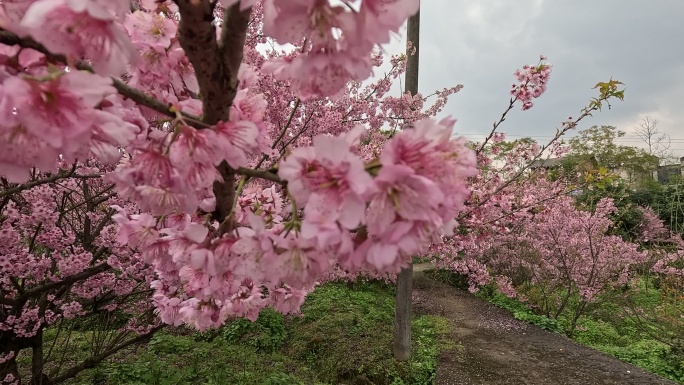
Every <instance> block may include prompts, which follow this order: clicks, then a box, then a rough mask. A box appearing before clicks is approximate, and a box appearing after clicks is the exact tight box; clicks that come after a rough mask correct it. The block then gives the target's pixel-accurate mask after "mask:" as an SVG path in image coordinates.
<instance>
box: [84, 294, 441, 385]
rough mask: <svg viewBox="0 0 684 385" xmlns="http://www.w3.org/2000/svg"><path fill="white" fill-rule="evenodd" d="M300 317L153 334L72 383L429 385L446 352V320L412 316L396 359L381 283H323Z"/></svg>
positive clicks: (267, 315) (269, 316)
mask: <svg viewBox="0 0 684 385" xmlns="http://www.w3.org/2000/svg"><path fill="white" fill-rule="evenodd" d="M302 313H303V315H302V316H301V317H283V316H281V315H280V314H278V313H276V312H274V311H272V310H265V311H263V312H262V314H261V315H260V317H259V319H258V320H257V321H256V322H254V323H252V322H249V321H246V320H238V321H234V322H231V323H229V324H227V325H226V326H224V327H223V328H221V329H218V330H214V331H211V332H206V333H172V332H168V331H167V332H163V333H159V334H157V335H156V336H155V337H154V338H153V339H152V341H151V342H150V343H149V344H148V345H147V346H145V347H141V348H138V349H137V351H130V352H128V354H127V355H121V356H120V357H118V358H117V360H116V362H113V363H108V364H104V365H102V366H100V367H99V368H97V369H93V370H91V371H89V372H86V373H82V374H81V375H80V376H79V377H78V378H77V379H75V380H74V381H73V382H72V384H78V385H86V384H87V385H91V384H98V385H107V384H117V385H118V384H126V385H133V384H135V385H167V384H168V385H171V384H174V385H175V384H209V385H212V384H246V385H250V384H255V385H280V384H283V385H285V384H287V385H299V384H306V385H311V384H313V385H323V384H349V385H353V384H354V385H361V384H378V385H409V384H411V385H428V384H432V383H433V382H434V377H435V373H436V368H437V355H438V353H439V350H440V349H446V348H449V345H448V344H446V343H445V342H444V341H443V339H442V336H444V335H445V334H446V333H447V332H448V324H447V322H446V320H445V319H443V318H440V317H435V316H421V317H416V318H414V321H413V341H412V342H413V355H412V359H411V361H410V362H406V363H401V362H397V361H395V360H394V359H393V358H392V331H393V321H394V289H393V287H391V286H388V285H386V284H384V283H379V282H370V283H364V284H358V283H357V284H353V285H349V284H342V283H328V284H326V285H323V286H321V287H319V288H317V289H316V290H315V291H314V292H313V293H311V294H310V295H309V297H308V298H307V301H306V303H305V304H304V306H303V308H302Z"/></svg>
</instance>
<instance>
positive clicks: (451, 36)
mask: <svg viewBox="0 0 684 385" xmlns="http://www.w3.org/2000/svg"><path fill="white" fill-rule="evenodd" d="M403 44H404V43H403V42H402V41H397V42H395V43H393V44H390V45H389V46H388V47H386V48H387V50H388V51H389V52H392V53H397V52H401V51H402V50H403ZM420 47H421V50H420V75H419V89H420V91H421V92H422V93H423V94H429V93H432V92H433V91H434V90H437V89H442V88H445V87H450V86H453V85H456V84H459V83H460V84H463V85H464V89H463V90H462V91H461V92H459V93H458V94H456V95H454V96H452V97H451V99H450V101H449V103H448V105H447V107H446V108H445V110H444V113H443V114H444V115H446V114H450V115H452V116H453V117H455V118H457V119H458V123H457V126H456V127H457V130H458V132H459V134H462V135H464V134H465V135H467V136H468V137H469V138H472V139H479V138H481V137H482V136H481V135H484V134H486V133H487V132H489V130H490V129H491V125H492V123H493V122H494V120H496V119H497V118H498V117H499V116H500V115H501V112H503V110H504V109H505V107H506V106H507V104H508V98H509V93H508V91H509V90H510V86H511V84H513V83H514V81H515V80H514V78H513V76H512V73H513V71H514V70H515V69H516V68H519V67H521V66H522V65H524V64H536V62H537V61H538V58H539V55H540V54H544V55H546V56H547V57H548V60H549V62H550V63H551V64H553V67H554V68H553V73H552V75H551V81H550V83H549V87H548V91H547V92H546V94H544V95H543V96H542V97H541V98H540V99H537V100H536V101H535V106H534V108H532V109H531V110H529V111H524V112H523V111H520V110H519V109H516V110H515V111H514V112H513V113H512V114H511V115H510V118H509V119H507V121H506V122H505V123H504V125H503V128H502V131H504V132H506V133H507V134H508V135H509V138H518V137H521V136H533V137H535V139H537V140H538V141H544V140H548V139H549V138H550V136H551V135H553V134H554V133H555V131H556V127H559V123H560V122H561V121H563V120H564V119H566V118H567V117H568V116H577V115H579V113H578V111H579V110H580V109H581V108H582V107H584V106H585V105H587V103H588V102H589V99H590V98H591V97H593V96H596V95H598V93H597V90H592V87H593V86H594V85H595V84H596V83H597V82H599V81H608V79H610V78H611V77H613V78H614V79H617V80H620V81H622V82H623V83H625V86H626V89H627V90H626V93H625V101H624V102H619V101H616V102H615V103H612V104H613V108H612V109H611V110H608V109H607V108H606V109H604V110H603V111H602V112H599V113H597V114H595V115H594V118H589V119H587V120H585V121H583V123H582V124H581V126H580V127H579V129H583V128H588V127H590V126H592V125H601V124H606V125H613V126H617V127H618V128H619V129H621V130H623V131H627V132H628V136H627V139H626V140H625V141H624V142H623V143H625V144H633V145H639V143H640V142H639V140H638V138H637V137H636V136H635V135H634V134H633V129H634V127H635V126H637V125H638V123H639V122H640V121H641V119H642V118H643V117H644V116H646V115H648V116H651V117H652V118H655V119H657V120H658V128H659V129H660V130H661V131H663V132H665V133H667V134H669V136H670V137H671V139H672V144H671V149H672V150H673V151H674V152H675V154H676V155H677V156H684V0H648V1H647V0H515V1H512V0H478V1H472V0H426V1H423V2H422V9H421V40H420Z"/></svg>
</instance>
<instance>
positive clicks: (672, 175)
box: [655, 157, 684, 184]
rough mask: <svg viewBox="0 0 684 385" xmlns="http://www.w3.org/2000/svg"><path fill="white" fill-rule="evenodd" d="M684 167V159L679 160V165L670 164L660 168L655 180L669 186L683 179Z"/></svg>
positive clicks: (657, 170)
mask: <svg viewBox="0 0 684 385" xmlns="http://www.w3.org/2000/svg"><path fill="white" fill-rule="evenodd" d="M683 167H684V157H681V158H679V164H668V165H664V166H658V168H657V169H656V172H655V174H656V175H655V179H656V180H657V181H658V183H660V184H667V183H671V182H673V181H674V180H675V179H678V178H681V177H682V168H683Z"/></svg>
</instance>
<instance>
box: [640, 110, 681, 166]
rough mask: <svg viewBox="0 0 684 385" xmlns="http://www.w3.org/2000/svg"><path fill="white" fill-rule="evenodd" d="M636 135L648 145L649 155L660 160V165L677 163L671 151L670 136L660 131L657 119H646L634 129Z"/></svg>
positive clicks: (648, 117) (647, 117)
mask: <svg viewBox="0 0 684 385" xmlns="http://www.w3.org/2000/svg"><path fill="white" fill-rule="evenodd" d="M634 133H635V134H636V136H638V137H639V139H641V140H642V141H643V142H644V143H645V144H646V147H647V151H648V153H649V154H650V155H653V156H657V157H658V158H659V160H660V161H659V164H663V163H665V164H667V163H672V161H673V160H675V161H676V157H675V156H674V155H673V154H672V151H670V145H671V144H672V141H671V139H670V136H669V135H667V134H666V133H664V132H661V131H660V130H659V129H658V121H657V120H656V119H654V118H652V117H650V116H646V117H644V118H643V119H642V120H641V123H639V126H637V127H635V128H634Z"/></svg>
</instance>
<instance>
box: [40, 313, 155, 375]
mask: <svg viewBox="0 0 684 385" xmlns="http://www.w3.org/2000/svg"><path fill="white" fill-rule="evenodd" d="M164 327H166V325H161V326H157V327H155V328H154V329H152V330H150V331H149V332H147V333H145V334H141V335H139V336H137V337H135V338H132V339H130V340H128V341H126V342H124V343H122V344H120V345H117V346H115V347H113V348H111V349H109V350H107V351H105V352H103V353H102V354H99V355H97V356H94V357H90V358H88V359H87V360H85V361H83V362H81V363H80V364H78V365H76V366H74V367H72V368H71V369H69V370H67V371H66V372H64V374H62V375H60V376H57V377H55V378H54V379H53V380H52V381H53V383H55V384H59V383H62V382H64V381H66V380H68V379H70V378H73V377H75V376H76V375H77V374H78V373H80V372H81V371H83V370H85V369H90V368H94V367H95V366H97V364H99V363H100V362H102V361H103V360H105V359H106V358H107V357H109V356H111V355H113V354H115V353H117V352H119V351H120V350H122V349H125V348H127V347H129V346H131V345H134V344H137V343H140V342H144V341H146V340H149V339H150V338H152V336H153V335H154V333H156V332H158V331H159V330H161V329H162V328H164Z"/></svg>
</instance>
